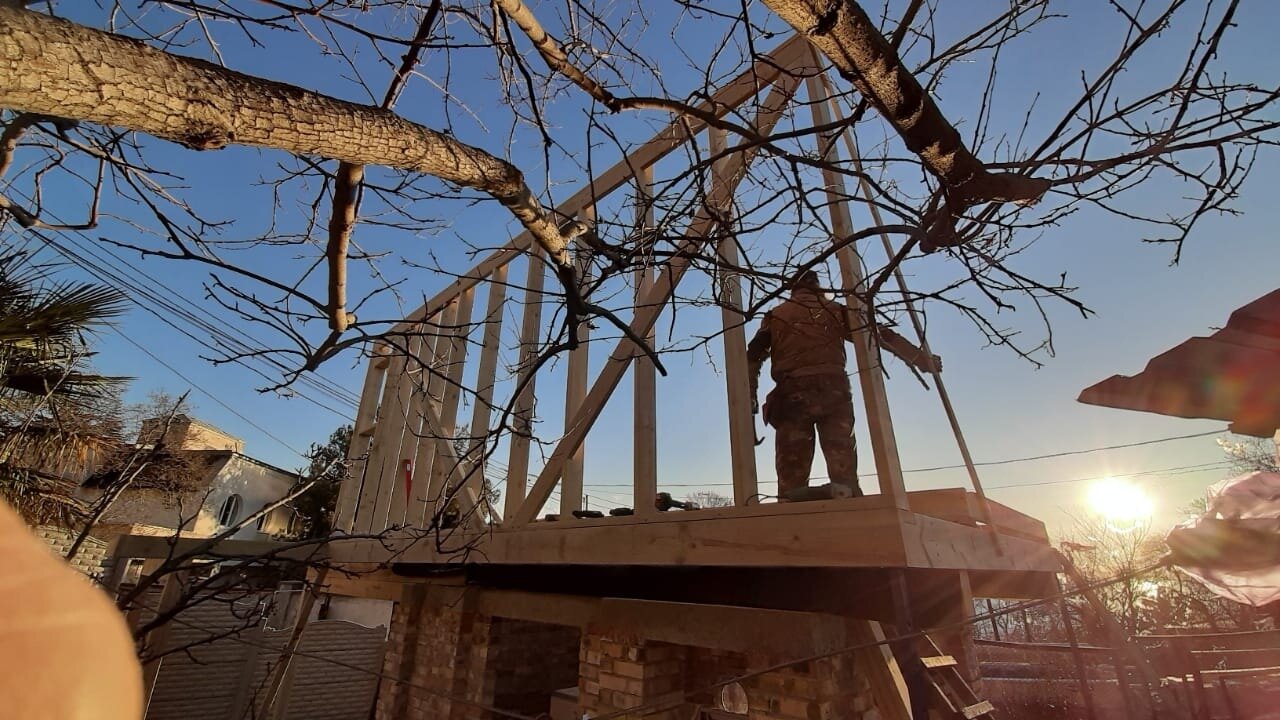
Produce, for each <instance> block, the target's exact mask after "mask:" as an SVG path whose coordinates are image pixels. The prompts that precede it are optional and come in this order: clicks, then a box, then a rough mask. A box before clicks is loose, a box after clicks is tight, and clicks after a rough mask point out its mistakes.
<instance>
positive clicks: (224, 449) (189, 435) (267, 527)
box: [84, 415, 298, 540]
mask: <svg viewBox="0 0 1280 720" xmlns="http://www.w3.org/2000/svg"><path fill="white" fill-rule="evenodd" d="M163 427H164V422H163V420H158V419H157V420H148V421H146V422H144V423H143V425H142V431H141V432H140V433H139V437H138V443H139V445H142V446H149V445H152V444H154V443H156V442H157V441H159V440H161V439H163V441H164V446H165V448H166V452H167V453H173V454H178V453H181V456H182V459H183V460H184V461H185V463H186V464H187V466H186V468H185V470H184V472H183V474H184V479H183V482H182V483H181V486H180V487H172V486H170V487H157V486H156V483H147V484H145V485H142V486H140V487H136V488H131V489H129V490H126V491H125V492H124V493H123V494H122V495H121V496H120V498H118V499H117V500H116V501H115V503H113V504H112V506H111V508H110V510H108V512H107V513H106V514H105V515H104V517H103V518H102V520H101V522H100V524H99V528H98V530H97V531H95V533H94V534H95V535H99V534H101V535H113V534H125V533H131V534H154V535H170V534H172V533H173V532H174V531H175V530H178V529H181V532H182V534H183V535H184V536H187V537H212V536H214V535H217V534H219V533H222V532H224V531H225V530H226V529H227V528H230V527H233V526H235V525H236V524H238V523H241V522H242V521H244V520H245V518H248V517H250V516H251V515H253V514H254V513H256V512H258V511H259V510H261V509H262V508H263V507H265V506H267V505H271V504H274V503H276V502H278V501H279V500H280V499H281V498H283V497H284V496H285V495H287V494H288V493H289V490H290V488H292V487H293V486H294V484H295V483H296V482H297V481H298V475H297V474H296V473H292V472H289V471H287V470H284V469H282V468H278V467H275V466H274V465H270V464H268V463H265V462H262V461H261V460H257V459H255V458H252V457H249V456H248V455H245V454H244V441H243V440H241V439H240V438H237V437H235V436H233V435H230V434H228V433H226V432H223V431H222V430H219V429H218V428H216V427H214V426H212V425H210V424H208V423H204V422H201V421H199V420H196V419H194V418H190V417H187V416H185V415H178V416H176V417H174V419H173V421H172V422H171V423H170V424H169V429H168V431H167V432H166V433H165V434H164V437H163V438H160V437H158V436H159V433H160V430H161V429H162V428H163ZM104 480H105V478H100V477H99V478H90V480H89V481H88V482H86V484H85V486H84V493H85V496H86V499H89V500H92V499H93V498H94V497H95V496H97V495H98V494H100V493H101V490H100V489H99V487H100V486H101V485H102V484H103V481H104ZM291 522H292V512H291V511H290V510H289V509H288V508H285V507H281V508H277V509H275V510H273V511H272V512H271V513H270V514H268V515H266V516H265V517H263V518H259V519H258V520H257V521H256V522H253V523H248V524H246V525H245V527H243V528H241V529H240V530H239V531H238V532H236V533H235V535H233V536H232V537H234V538H235V539H238V540H255V539H268V538H270V537H272V536H273V535H277V534H280V533H284V532H285V531H287V530H288V529H289V528H290V523H291Z"/></svg>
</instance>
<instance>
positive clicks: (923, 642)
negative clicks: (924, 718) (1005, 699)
mask: <svg viewBox="0 0 1280 720" xmlns="http://www.w3.org/2000/svg"><path fill="white" fill-rule="evenodd" d="M920 650H921V654H920V663H921V664H922V665H923V666H924V672H925V678H926V680H927V681H928V685H929V695H930V707H931V709H932V710H933V711H935V712H936V713H937V716H938V717H940V718H944V719H945V720H952V719H953V718H955V719H957V720H961V719H962V720H974V718H988V720H990V719H992V718H994V717H995V707H994V706H992V704H991V703H990V702H989V701H987V700H983V699H981V698H979V697H978V696H977V694H976V693H974V692H973V688H971V687H969V683H967V682H965V679H964V676H962V675H961V674H960V668H959V665H958V663H957V662H956V659H955V658H954V657H952V656H950V655H944V654H943V653H942V650H940V649H939V648H938V644H937V643H935V642H934V641H933V638H930V637H929V636H928V635H925V636H924V637H922V638H921V639H920ZM930 716H933V713H932V712H931V713H930Z"/></svg>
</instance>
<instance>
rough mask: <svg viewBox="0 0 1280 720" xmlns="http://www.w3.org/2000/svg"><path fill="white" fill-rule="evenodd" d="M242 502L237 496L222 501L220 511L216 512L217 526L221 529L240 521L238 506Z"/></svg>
mask: <svg viewBox="0 0 1280 720" xmlns="http://www.w3.org/2000/svg"><path fill="white" fill-rule="evenodd" d="M243 504H244V501H243V500H241V499H240V496H239V495H231V496H229V497H228V498H227V499H226V500H223V501H222V509H221V510H219V511H218V524H219V525H221V526H223V527H228V526H230V525H234V524H235V522H236V520H238V519H240V506H241V505H243Z"/></svg>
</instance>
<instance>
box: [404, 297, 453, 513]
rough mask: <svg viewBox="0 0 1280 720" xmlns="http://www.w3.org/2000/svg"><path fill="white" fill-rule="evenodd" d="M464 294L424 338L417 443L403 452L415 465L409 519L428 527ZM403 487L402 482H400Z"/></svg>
mask: <svg viewBox="0 0 1280 720" xmlns="http://www.w3.org/2000/svg"><path fill="white" fill-rule="evenodd" d="M461 302H462V296H461V295H460V296H458V297H454V299H453V302H451V304H449V305H447V306H445V307H444V311H443V313H440V318H439V320H436V327H435V328H434V332H433V333H431V336H430V338H424V340H422V351H421V352H420V354H419V357H420V359H421V370H420V374H419V380H417V387H419V388H420V392H419V396H417V397H416V402H415V404H413V415H415V420H416V421H417V423H419V432H417V436H419V437H417V438H416V439H417V446H416V448H415V451H413V452H412V454H408V452H406V454H403V457H402V461H403V459H410V460H411V461H412V462H413V465H412V468H411V470H412V483H411V484H412V488H411V489H412V498H411V501H410V506H408V509H407V518H408V519H410V520H411V521H412V524H415V525H416V527H420V528H426V527H429V524H430V520H431V518H433V515H434V512H435V501H436V498H438V497H439V495H440V488H439V486H436V484H435V483H434V473H433V470H434V466H435V461H436V460H435V459H436V456H438V452H439V447H440V443H439V439H440V438H442V437H443V436H444V430H443V428H442V427H440V407H442V405H443V397H444V387H445V383H447V374H448V368H449V356H451V354H452V351H453V333H454V331H456V328H457V327H458V322H457V320H458V309H460V306H461ZM398 484H401V486H403V483H398Z"/></svg>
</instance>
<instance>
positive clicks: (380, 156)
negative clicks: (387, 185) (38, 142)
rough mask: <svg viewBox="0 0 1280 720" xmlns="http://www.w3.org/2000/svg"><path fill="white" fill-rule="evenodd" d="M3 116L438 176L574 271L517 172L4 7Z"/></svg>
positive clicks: (352, 111) (259, 82) (335, 109)
mask: <svg viewBox="0 0 1280 720" xmlns="http://www.w3.org/2000/svg"><path fill="white" fill-rule="evenodd" d="M0 107H5V108H10V109H13V110H17V111H22V112H30V113H40V114H45V115H52V116H56V117H64V118H70V119H74V120H85V121H89V122H94V123H99V124H102V125H111V126H115V127H123V128H127V129H130V130H136V131H139V132H144V133H147V134H150V135H155V136H156V137H160V138H164V139H166V140H172V141H174V142H177V143H181V144H183V145H186V146H188V147H191V148H194V149H197V150H214V149H218V148H221V147H224V146H226V145H229V144H240V145H254V146H259V147H269V148H276V149H279V150H285V151H287V152H291V153H295V154H298V155H317V156H320V157H326V158H332V159H335V160H341V161H343V162H347V163H352V164H356V165H384V166H387V167H395V168H401V169H404V170H412V171H415V172H421V173H425V174H428V175H434V176H436V177H438V178H441V179H442V180H447V181H449V182H452V183H456V184H458V185H462V186H466V187H470V188H475V189H477V190H481V191H484V192H486V193H488V194H490V195H492V196H493V197H494V198H496V199H497V200H498V201H499V202H501V203H502V204H503V205H505V206H506V207H507V208H508V209H509V210H510V211H511V212H512V214H514V215H515V216H516V218H517V219H518V220H519V221H520V222H521V224H523V225H524V226H525V227H526V228H527V229H528V230H529V231H530V233H531V234H532V235H533V237H534V238H535V239H536V240H537V241H538V243H539V244H540V245H542V247H543V248H544V249H545V250H546V251H547V254H548V255H549V256H550V257H551V259H552V260H553V261H555V263H556V264H557V266H559V267H560V268H561V269H562V274H563V270H564V269H566V268H572V263H570V261H569V256H568V252H567V251H566V249H565V248H566V244H565V242H564V239H563V238H562V237H561V235H560V233H559V231H558V229H557V227H556V224H555V223H554V222H552V221H551V220H550V219H549V218H548V217H547V216H546V214H545V213H544V212H543V209H542V206H541V205H540V204H539V203H538V201H537V198H535V197H534V195H533V193H532V192H531V191H530V190H529V188H528V186H527V185H525V182H524V178H523V176H522V175H521V173H520V171H519V170H518V169H517V168H516V167H515V166H513V165H511V164H510V163H508V162H506V161H504V160H502V159H501V158H497V157H494V156H493V155H490V154H489V153H486V152H484V151H483V150H480V149H478V148H475V147H472V146H470V145H466V144H464V143H461V142H458V141H457V140H455V139H454V138H453V137H451V136H449V135H446V134H444V133H441V132H437V131H435V130H432V129H430V128H426V127H423V126H421V125H418V124H416V123H412V122H409V121H408V120H405V119H404V118H402V117H400V116H398V115H396V114H395V113H393V112H390V111H387V110H382V109H379V108H375V107H370V106H366V105H359V104H356V103H351V102H346V101H344V100H338V99H336V98H331V97H328V96H325V95H322V94H319V93H316V92H312V91H309V90H305V89H303V88H299V87H295V86H292V85H286V84H284V83H278V82H273V81H271V80H264V79H262V78H256V77H252V76H249V75H245V74H243V73H238V72H235V71H232V70H227V69H225V68H222V67H219V66H217V65H213V64H212V63H207V62H204V61H202V60H195V59H191V58H183V57H178V56H176V55H171V54H169V53H166V52H163V51H160V50H157V49H155V48H152V47H149V46H148V45H146V44H144V43H142V42H139V41H137V40H131V39H128V38H123V37H120V36H117V35H112V34H110V33H104V32H100V31H97V30H92V29H90V28H86V27H83V26H80V25H75V24H73V23H69V22H66V21H64V20H60V19H57V18H52V17H49V16H48V15H42V14H39V13H35V12H30V11H25V10H16V9H12V8H9V7H4V6H0ZM570 272H571V270H570Z"/></svg>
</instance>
